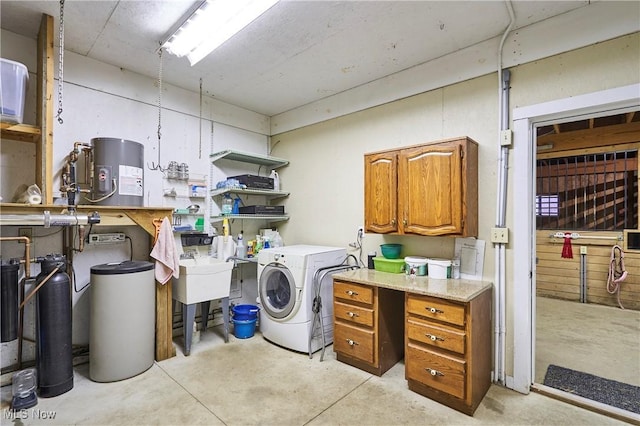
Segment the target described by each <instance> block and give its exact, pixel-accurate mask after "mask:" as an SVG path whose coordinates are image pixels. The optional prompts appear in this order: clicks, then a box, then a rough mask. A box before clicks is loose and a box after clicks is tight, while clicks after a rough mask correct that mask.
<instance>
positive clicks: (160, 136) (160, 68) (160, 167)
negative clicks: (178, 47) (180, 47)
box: [147, 48, 164, 173]
mask: <svg viewBox="0 0 640 426" xmlns="http://www.w3.org/2000/svg"><path fill="white" fill-rule="evenodd" d="M158 59H159V60H160V65H158V163H157V164H156V163H154V162H153V161H152V162H151V165H149V163H147V167H148V168H149V170H160V171H161V172H162V173H164V169H163V168H162V166H161V165H160V142H161V141H162V48H160V49H158Z"/></svg>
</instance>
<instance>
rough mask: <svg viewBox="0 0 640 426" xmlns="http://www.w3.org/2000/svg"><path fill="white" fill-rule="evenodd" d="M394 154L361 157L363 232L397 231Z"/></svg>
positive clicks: (382, 232) (396, 157)
mask: <svg viewBox="0 0 640 426" xmlns="http://www.w3.org/2000/svg"><path fill="white" fill-rule="evenodd" d="M397 177H398V153H397V151H391V152H383V153H377V154H368V155H365V157H364V182H365V184H364V226H365V231H366V232H375V233H378V234H387V233H391V232H397V231H398V220H397V213H396V212H397V201H398V195H397V190H396V187H397Z"/></svg>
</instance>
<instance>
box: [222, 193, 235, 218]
mask: <svg viewBox="0 0 640 426" xmlns="http://www.w3.org/2000/svg"><path fill="white" fill-rule="evenodd" d="M232 212H233V199H232V198H231V196H230V195H229V194H225V195H224V200H222V214H223V215H225V214H231V213H232Z"/></svg>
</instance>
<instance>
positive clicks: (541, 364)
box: [533, 111, 640, 415]
mask: <svg viewBox="0 0 640 426" xmlns="http://www.w3.org/2000/svg"><path fill="white" fill-rule="evenodd" d="M536 136H537V138H536V139H537V140H536V148H537V149H536V162H535V163H536V166H535V188H536V193H535V199H536V202H535V217H536V245H535V256H536V282H535V289H536V291H535V306H536V310H535V312H534V315H535V336H536V340H535V346H534V347H535V364H534V370H535V375H534V377H533V383H534V387H535V388H536V389H539V390H541V391H545V390H546V389H547V388H553V389H554V390H559V391H562V392H566V393H568V394H572V395H577V396H579V397H582V398H586V399H588V400H590V401H594V402H596V403H598V404H604V405H607V406H610V407H615V408H618V409H622V410H626V411H630V412H634V413H636V414H639V415H640V401H638V399H637V395H638V394H640V355H639V354H638V349H639V345H638V340H637V336H638V335H639V334H640V274H639V273H638V272H640V271H638V272H636V271H635V270H633V271H631V273H629V274H628V275H627V278H628V279H625V280H624V281H622V282H621V283H620V284H619V285H618V286H617V291H616V292H612V291H611V289H610V288H609V287H610V286H609V281H608V280H609V274H610V266H611V259H612V256H613V253H612V251H613V250H614V248H615V247H618V248H619V250H620V251H619V252H621V253H623V254H624V251H622V246H623V245H624V239H625V233H624V231H625V230H629V229H632V230H637V229H638V208H639V206H638V182H639V175H638V169H639V167H638V166H639V164H638V151H639V150H640V111H631V112H626V113H622V114H613V115H608V116H604V117H599V118H591V117H590V118H586V119H581V120H578V121H573V122H566V123H554V124H553V125H545V126H539V127H537V128H536ZM626 257H627V262H628V264H632V265H633V264H636V263H640V254H638V253H634V252H629V253H626ZM623 305H624V306H623ZM612 360H615V362H612ZM597 388H601V389H600V390H599V391H596V389H597ZM603 388H604V389H606V391H604V390H603Z"/></svg>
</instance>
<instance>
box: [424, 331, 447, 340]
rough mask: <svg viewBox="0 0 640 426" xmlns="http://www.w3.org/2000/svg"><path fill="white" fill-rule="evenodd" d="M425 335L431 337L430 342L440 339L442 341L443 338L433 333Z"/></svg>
mask: <svg viewBox="0 0 640 426" xmlns="http://www.w3.org/2000/svg"><path fill="white" fill-rule="evenodd" d="M425 336H427V337H428V338H429V339H431V341H432V342H435V341H436V340H440V341H441V342H444V339H443V338H442V337H438V336H436V335H433V334H429V333H426V334H425Z"/></svg>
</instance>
